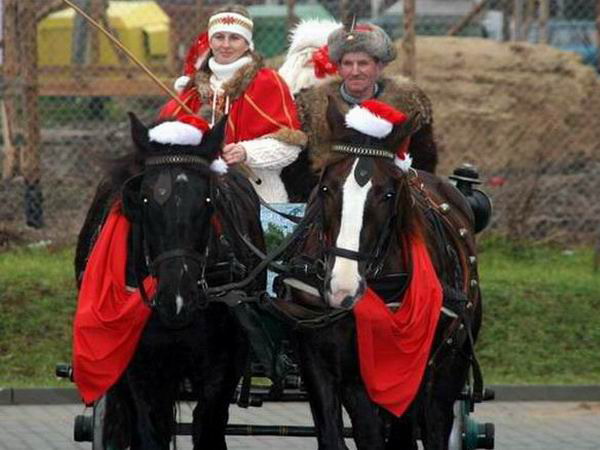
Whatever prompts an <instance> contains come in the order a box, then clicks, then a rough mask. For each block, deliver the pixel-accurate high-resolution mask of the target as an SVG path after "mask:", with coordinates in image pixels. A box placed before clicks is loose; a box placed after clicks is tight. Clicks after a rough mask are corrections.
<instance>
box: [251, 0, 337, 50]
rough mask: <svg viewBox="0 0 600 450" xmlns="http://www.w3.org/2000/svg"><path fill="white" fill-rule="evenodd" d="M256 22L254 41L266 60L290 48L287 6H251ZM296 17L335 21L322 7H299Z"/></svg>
mask: <svg viewBox="0 0 600 450" xmlns="http://www.w3.org/2000/svg"><path fill="white" fill-rule="evenodd" d="M248 12H249V13H250V16H251V17H252V20H253V21H254V33H253V36H252V40H253V41H254V45H255V47H256V50H258V52H259V53H260V54H262V55H263V56H264V57H266V58H270V57H272V56H275V55H279V54H281V53H283V52H285V51H286V50H287V48H288V44H289V42H288V38H287V36H288V29H287V25H288V8H287V6H286V5H255V6H249V7H248ZM294 13H295V15H296V16H297V17H298V18H300V19H333V16H332V15H331V14H330V13H329V12H328V11H327V10H326V9H325V8H324V7H323V6H321V5H297V6H296V7H295V8H294Z"/></svg>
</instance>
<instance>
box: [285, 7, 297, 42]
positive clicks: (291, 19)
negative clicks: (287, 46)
mask: <svg viewBox="0 0 600 450" xmlns="http://www.w3.org/2000/svg"><path fill="white" fill-rule="evenodd" d="M297 22H298V17H296V0H287V33H286V36H289V34H290V30H291V29H292V28H294V25H296V23H297Z"/></svg>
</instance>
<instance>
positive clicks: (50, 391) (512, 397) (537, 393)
mask: <svg viewBox="0 0 600 450" xmlns="http://www.w3.org/2000/svg"><path fill="white" fill-rule="evenodd" d="M486 387H487V388H488V389H492V390H494V391H495V393H496V401H498V402H528V401H551V402H599V401H600V385H595V384H592V385H546V384H544V385H511V384H497V385H489V386H486ZM73 403H76V404H77V403H81V399H80V397H79V394H78V393H77V390H76V389H73V388H30V389H26V388H25V389H13V388H0V406H6V405H61V404H73Z"/></svg>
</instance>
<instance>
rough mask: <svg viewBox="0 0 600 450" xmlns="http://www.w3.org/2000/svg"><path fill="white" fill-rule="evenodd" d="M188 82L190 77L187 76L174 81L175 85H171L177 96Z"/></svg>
mask: <svg viewBox="0 0 600 450" xmlns="http://www.w3.org/2000/svg"><path fill="white" fill-rule="evenodd" d="M189 82H190V77H188V76H187V75H182V76H180V77H179V78H177V79H176V80H175V83H173V87H174V88H175V90H176V91H177V93H178V94H179V93H181V91H183V90H184V89H185V87H186V86H187V85H188V83H189Z"/></svg>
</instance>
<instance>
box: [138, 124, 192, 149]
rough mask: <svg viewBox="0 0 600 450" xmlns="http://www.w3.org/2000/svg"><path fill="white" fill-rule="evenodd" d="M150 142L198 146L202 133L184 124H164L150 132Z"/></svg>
mask: <svg viewBox="0 0 600 450" xmlns="http://www.w3.org/2000/svg"><path fill="white" fill-rule="evenodd" d="M148 136H149V137H150V141H154V142H158V143H159V144H170V145H198V144H200V142H202V131H200V130H199V129H198V128H196V127H195V126H193V125H189V124H187V123H183V122H175V121H173V122H163V123H161V124H160V125H157V126H155V127H154V128H152V129H151V130H150V131H148Z"/></svg>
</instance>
